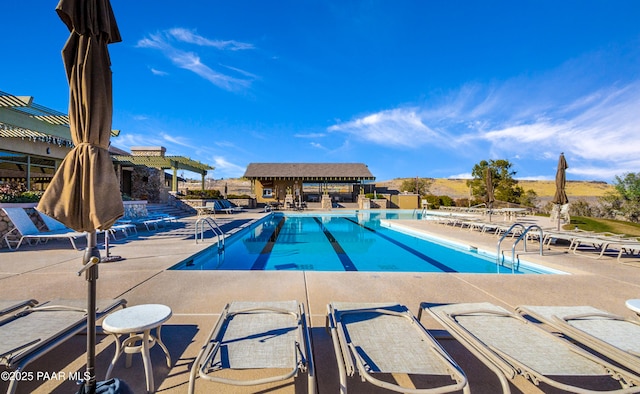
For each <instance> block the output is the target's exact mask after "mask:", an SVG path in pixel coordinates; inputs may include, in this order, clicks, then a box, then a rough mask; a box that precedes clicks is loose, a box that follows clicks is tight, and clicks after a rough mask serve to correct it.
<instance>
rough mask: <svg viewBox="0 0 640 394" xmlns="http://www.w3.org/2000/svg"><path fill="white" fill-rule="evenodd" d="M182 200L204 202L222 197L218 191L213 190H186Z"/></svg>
mask: <svg viewBox="0 0 640 394" xmlns="http://www.w3.org/2000/svg"><path fill="white" fill-rule="evenodd" d="M185 192H186V193H185V196H184V198H186V199H205V200H209V199H212V200H215V199H219V198H221V196H222V193H220V190H215V189H207V190H186V191H185Z"/></svg>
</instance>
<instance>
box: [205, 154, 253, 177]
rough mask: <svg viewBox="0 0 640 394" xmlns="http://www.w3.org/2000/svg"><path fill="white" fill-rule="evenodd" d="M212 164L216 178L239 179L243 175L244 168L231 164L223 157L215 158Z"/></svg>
mask: <svg viewBox="0 0 640 394" xmlns="http://www.w3.org/2000/svg"><path fill="white" fill-rule="evenodd" d="M213 162H214V167H215V168H216V169H215V174H216V175H215V176H216V178H239V177H241V176H242V175H244V171H245V167H244V166H240V165H237V164H234V163H231V162H230V161H228V160H227V159H226V158H225V157H223V156H215V157H214V158H213Z"/></svg>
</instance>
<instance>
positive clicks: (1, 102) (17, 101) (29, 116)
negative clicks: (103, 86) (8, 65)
mask: <svg viewBox="0 0 640 394" xmlns="http://www.w3.org/2000/svg"><path fill="white" fill-rule="evenodd" d="M0 129H2V133H1V134H0V137H3V138H28V139H31V140H34V141H42V142H49V143H53V144H58V145H65V146H72V145H73V143H72V142H71V129H70V128H69V116H68V115H67V114H64V113H62V112H59V111H56V110H53V109H51V108H47V107H45V106H42V105H39V104H36V103H34V102H33V97H31V96H14V95H12V94H9V93H5V92H3V91H0ZM118 134H120V131H119V130H111V136H112V137H116V136H118Z"/></svg>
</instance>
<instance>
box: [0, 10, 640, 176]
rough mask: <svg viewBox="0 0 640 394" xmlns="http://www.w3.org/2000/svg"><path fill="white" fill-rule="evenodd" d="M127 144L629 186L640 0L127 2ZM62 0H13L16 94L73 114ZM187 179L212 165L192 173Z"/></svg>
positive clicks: (7, 38) (117, 64)
mask: <svg viewBox="0 0 640 394" xmlns="http://www.w3.org/2000/svg"><path fill="white" fill-rule="evenodd" d="M111 4H112V7H113V10H114V14H115V17H116V20H117V23H118V27H119V29H120V33H121V36H122V42H120V43H114V44H111V45H109V51H110V56H111V62H112V71H113V95H114V97H113V100H114V108H113V110H114V116H113V125H112V126H113V127H112V128H113V129H118V130H121V134H120V136H119V137H116V138H113V139H112V144H113V145H114V146H117V147H119V148H121V149H125V150H129V149H130V148H131V147H132V146H164V147H166V149H167V155H180V156H186V157H189V158H191V159H193V160H197V161H200V162H202V163H205V164H208V165H211V166H213V167H215V170H214V171H212V172H210V174H209V175H208V176H209V177H211V178H214V179H221V178H237V177H241V176H242V175H243V174H244V171H245V169H246V167H247V165H248V164H249V163H273V162H317V163H336V162H345V163H354V162H355V163H365V164H366V165H368V167H369V169H370V170H371V172H372V174H373V175H374V176H375V177H376V178H377V180H379V181H383V180H390V179H393V178H403V177H416V176H419V177H432V178H466V177H470V174H471V170H472V168H473V166H474V165H475V164H477V163H479V162H480V161H481V160H491V159H494V160H497V159H506V160H509V162H511V163H512V164H513V166H512V170H514V171H515V172H516V174H515V177H516V178H517V179H542V180H549V179H553V178H554V177H555V172H556V168H557V163H558V157H559V155H560V153H561V152H564V154H565V156H566V159H567V162H568V165H569V168H568V170H567V179H568V180H594V181H606V182H613V181H614V180H615V177H616V176H623V175H624V174H626V173H629V172H640V23H639V22H638V21H639V20H640V2H639V1H636V0H610V1H591V0H566V1H565V0H563V1H557V0H538V1H533V0H531V1H527V0H523V1H463V0H460V1H427V0H424V1H421V0H415V1H412V0H403V1H392V0H387V1H376V0H349V1H344V0H290V1H277V0H275V1H263V0H255V1H244V0H237V1H214V0H184V1H181V2H175V1H169V0H161V1H158V0H153V1H151V0H135V1H131V0H111ZM56 5H57V1H54V0H21V1H3V2H2V4H1V5H0V13H1V14H2V15H3V18H2V19H3V28H2V35H1V36H0V47H1V48H2V51H3V61H1V62H0V90H1V91H4V92H7V93H10V94H13V95H29V96H33V97H34V102H36V103H37V104H40V105H43V106H45V107H48V108H52V109H55V110H57V111H61V112H64V113H66V112H67V105H68V97H69V94H68V85H67V80H66V76H65V72H64V68H63V64H62V58H61V50H62V47H63V46H64V44H65V41H66V40H67V38H68V36H69V32H68V30H67V28H66V26H65V25H64V24H63V23H62V22H61V20H60V19H59V18H58V16H57V14H56V12H55V7H56ZM182 175H183V176H186V177H191V176H193V177H194V178H196V177H197V176H196V175H195V174H193V173H188V172H187V173H183V174H182Z"/></svg>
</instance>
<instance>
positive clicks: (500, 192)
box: [467, 159, 530, 204]
mask: <svg viewBox="0 0 640 394" xmlns="http://www.w3.org/2000/svg"><path fill="white" fill-rule="evenodd" d="M512 166H513V164H511V162H509V160H504V159H499V160H489V161H486V160H482V161H480V162H479V163H478V164H476V165H474V166H473V169H472V170H471V175H473V179H471V180H468V181H467V186H469V187H470V188H471V194H472V195H473V196H474V197H477V198H480V199H483V198H484V196H485V194H486V193H487V188H486V183H485V179H484V174H485V170H486V169H487V168H490V169H491V174H492V180H493V194H494V196H495V199H496V201H504V202H510V203H516V204H520V203H521V198H522V197H523V196H525V192H524V189H523V188H522V187H521V186H518V181H517V180H515V179H514V178H513V177H514V176H515V174H516V172H515V171H513V170H512V169H511V167H512ZM527 197H530V195H529V196H527Z"/></svg>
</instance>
